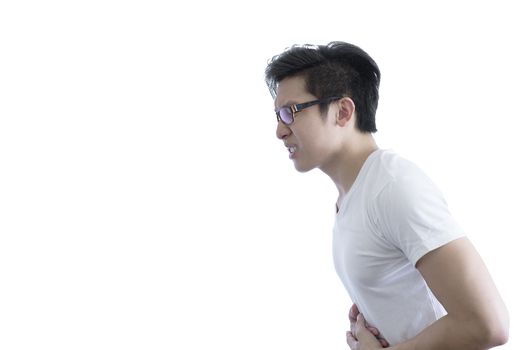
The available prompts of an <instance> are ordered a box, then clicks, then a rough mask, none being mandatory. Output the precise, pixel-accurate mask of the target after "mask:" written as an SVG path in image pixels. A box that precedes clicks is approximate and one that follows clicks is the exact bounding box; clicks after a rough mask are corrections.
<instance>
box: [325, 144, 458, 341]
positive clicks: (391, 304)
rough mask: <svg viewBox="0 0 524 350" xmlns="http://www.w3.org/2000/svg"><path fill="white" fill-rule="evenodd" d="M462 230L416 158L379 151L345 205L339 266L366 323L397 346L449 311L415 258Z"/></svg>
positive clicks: (337, 246)
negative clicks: (429, 285)
mask: <svg viewBox="0 0 524 350" xmlns="http://www.w3.org/2000/svg"><path fill="white" fill-rule="evenodd" d="M462 236H464V233H463V231H462V229H461V228H460V227H459V225H458V224H457V223H456V221H455V220H454V219H453V217H452V216H451V214H450V212H449V210H448V207H447V204H446V201H445V200H444V198H443V196H442V194H441V193H440V191H439V190H438V189H437V187H436V186H435V184H434V183H433V182H432V181H431V180H430V179H429V178H428V177H427V176H426V175H425V174H424V173H423V172H422V171H421V170H420V169H419V168H418V167H417V166H416V165H415V164H413V163H411V162H409V161H407V160H405V159H403V158H401V157H399V156H398V155H396V154H395V153H393V152H391V151H387V150H377V151H375V152H373V153H372V154H371V155H370V156H369V157H368V159H367V160H366V162H365V163H364V165H363V167H362V169H361V170H360V172H359V174H358V176H357V178H356V180H355V182H354V184H353V186H352V187H351V189H350V191H349V192H348V193H347V194H346V196H345V197H344V198H343V199H342V201H341V203H340V208H339V211H338V213H337V215H336V220H335V226H334V229H333V257H334V262H335V268H336V271H337V273H338V275H339V277H340V279H341V280H342V283H343V284H344V286H345V287H346V289H347V291H348V293H349V296H350V298H351V300H352V301H353V302H354V303H356V304H357V306H358V307H359V310H360V312H361V313H362V314H363V315H364V317H365V318H366V321H368V323H369V324H370V325H372V326H375V327H376V328H378V329H379V330H380V332H381V333H382V335H383V336H384V338H386V340H387V341H388V342H389V343H390V344H391V345H395V344H398V343H400V342H403V341H405V340H407V339H410V338H413V337H414V336H416V335H417V334H418V333H419V332H420V331H422V330H423V329H424V328H426V327H427V326H429V325H430V324H431V323H433V322H434V321H436V320H438V319H439V318H441V317H442V316H444V315H445V314H446V311H445V310H444V308H443V307H442V305H441V304H440V303H439V302H438V300H437V299H436V298H435V296H434V295H433V293H432V292H431V290H430V289H429V287H428V286H427V284H426V283H425V281H424V279H423V278H422V275H421V274H420V272H419V271H418V270H417V269H416V268H415V264H416V263H417V261H418V260H419V259H420V258H421V257H422V256H423V255H425V254H426V253H428V252H430V251H432V250H434V249H436V248H438V247H441V246H443V245H445V244H446V243H449V242H450V241H452V240H455V239H457V238H459V237H462Z"/></svg>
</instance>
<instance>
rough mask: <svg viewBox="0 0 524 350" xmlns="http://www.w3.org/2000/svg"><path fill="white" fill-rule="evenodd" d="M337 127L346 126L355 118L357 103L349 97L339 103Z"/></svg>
mask: <svg viewBox="0 0 524 350" xmlns="http://www.w3.org/2000/svg"><path fill="white" fill-rule="evenodd" d="M337 105H338V114H337V125H339V126H345V125H346V124H347V123H349V122H350V121H351V120H352V119H354V118H355V112H356V111H355V103H354V102H353V100H352V99H351V98H349V97H343V98H341V99H340V100H339V101H338V104H337Z"/></svg>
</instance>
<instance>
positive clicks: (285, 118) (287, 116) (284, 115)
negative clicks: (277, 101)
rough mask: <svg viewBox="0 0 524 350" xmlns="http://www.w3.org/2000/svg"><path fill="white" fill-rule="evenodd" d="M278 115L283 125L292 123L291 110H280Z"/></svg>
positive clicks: (286, 108) (287, 108)
mask: <svg viewBox="0 0 524 350" xmlns="http://www.w3.org/2000/svg"><path fill="white" fill-rule="evenodd" d="M278 114H279V115H280V119H282V122H283V123H284V124H291V123H292V122H293V112H292V111H291V108H289V107H285V108H281V109H280V111H279V112H278Z"/></svg>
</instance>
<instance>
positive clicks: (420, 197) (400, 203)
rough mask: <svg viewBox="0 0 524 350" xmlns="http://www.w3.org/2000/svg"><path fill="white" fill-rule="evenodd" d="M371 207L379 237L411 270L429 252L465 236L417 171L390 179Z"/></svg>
mask: <svg viewBox="0 0 524 350" xmlns="http://www.w3.org/2000/svg"><path fill="white" fill-rule="evenodd" d="M374 206H375V209H376V210H375V213H377V214H378V218H377V220H376V222H377V223H378V224H379V227H380V233H381V235H382V236H383V238H384V239H385V240H386V241H388V242H390V243H391V244H392V245H394V246H395V247H397V248H398V249H400V250H401V251H402V252H403V253H404V255H405V256H406V257H407V259H408V260H409V261H410V262H411V263H412V264H413V266H415V265H416V263H417V261H418V260H419V259H420V258H421V257H422V256H424V255H425V254H427V253H428V252H430V251H432V250H434V249H437V248H439V247H441V246H443V245H445V244H447V243H449V242H451V241H453V240H455V239H457V238H460V237H463V236H464V232H463V230H462V229H461V227H460V226H459V224H458V223H457V222H456V220H455V219H454V218H453V216H452V215H451V213H450V211H449V209H448V205H447V203H446V201H445V199H444V197H443V195H442V193H441V191H440V190H439V189H438V188H437V186H436V185H435V184H434V183H433V182H432V181H431V180H430V179H429V178H428V177H427V176H426V175H425V174H424V173H423V172H422V171H421V170H419V169H418V168H414V169H411V170H410V171H409V173H408V174H406V175H402V176H400V177H396V178H394V179H392V180H391V181H390V182H389V183H388V184H387V185H386V186H385V187H384V188H383V189H382V191H381V192H380V193H379V194H378V195H377V196H376V197H375V203H374Z"/></svg>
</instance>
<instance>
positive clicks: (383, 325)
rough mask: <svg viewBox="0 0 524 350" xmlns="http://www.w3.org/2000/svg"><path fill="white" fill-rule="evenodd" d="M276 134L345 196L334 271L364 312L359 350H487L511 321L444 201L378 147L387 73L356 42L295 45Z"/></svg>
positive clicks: (354, 336)
mask: <svg viewBox="0 0 524 350" xmlns="http://www.w3.org/2000/svg"><path fill="white" fill-rule="evenodd" d="M266 82H267V84H268V87H269V89H270V91H271V93H272V95H273V97H274V98H275V111H276V114H277V121H278V126H277V130H276V133H277V137H278V138H279V139H281V140H282V141H283V142H284V145H285V147H286V148H287V149H288V152H289V158H290V159H291V160H292V161H293V163H294V165H295V168H296V169H297V170H298V171H300V172H306V171H309V170H311V169H314V168H319V169H320V170H321V171H323V172H324V173H325V174H327V175H328V176H329V177H330V178H331V179H332V180H333V182H334V183H335V185H336V187H337V189H338V192H339V196H338V200H337V202H336V210H337V214H336V220H335V226H334V230H333V255H334V261H335V267H336V270H337V273H338V275H339V276H340V278H341V280H342V282H343V284H344V286H345V287H346V289H347V291H348V293H349V295H350V297H351V299H352V300H353V301H354V303H355V305H353V307H351V310H350V323H351V330H350V331H348V332H347V335H346V336H347V343H348V345H349V347H350V348H351V349H354V350H355V349H361V350H367V349H380V348H382V347H387V346H391V348H392V349H395V350H401V349H424V350H431V349H439V350H442V349H460V350H468V349H472V350H479V349H489V348H492V347H495V346H498V345H501V344H504V343H505V342H506V341H507V339H508V328H509V317H508V312H507V310H506V307H505V305H504V303H503V301H502V299H501V297H500V295H499V293H498V291H497V289H496V287H495V285H494V284H493V281H492V280H491V277H490V275H489V273H488V271H487V269H486V267H485V265H484V263H483V262H482V260H481V258H480V257H479V255H478V254H477V252H476V250H475V248H474V247H473V246H472V244H471V243H470V241H469V240H468V239H467V238H466V237H465V236H464V233H463V232H462V230H461V229H460V227H459V226H458V224H457V223H456V222H455V220H453V217H452V216H451V214H450V213H449V211H448V208H447V205H446V202H445V201H444V199H443V197H442V194H441V193H440V192H439V190H438V189H437V188H436V186H435V185H434V184H433V182H432V181H431V180H430V179H429V178H428V177H427V176H426V175H425V174H424V173H423V172H422V171H421V170H420V169H419V168H418V167H417V166H415V165H414V164H413V163H411V162H409V161H407V160H405V159H403V158H401V157H399V156H398V155H396V154H395V153H393V152H391V151H385V150H382V149H379V147H378V146H377V144H376V143H375V140H374V138H373V135H372V133H373V132H375V131H376V126H375V111H376V109H377V105H378V97H379V93H378V89H379V84H380V71H379V68H378V66H377V64H376V63H375V62H374V60H373V59H372V58H371V57H370V56H369V55H368V54H367V53H366V52H364V51H363V50H362V49H360V48H359V47H357V46H354V45H351V44H348V43H343V42H332V43H329V44H328V45H325V46H311V45H307V46H293V47H292V48H290V49H288V50H286V51H284V52H283V53H282V54H280V55H278V56H275V57H274V58H273V59H272V60H271V61H270V63H269V65H268V67H267V68H266Z"/></svg>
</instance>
